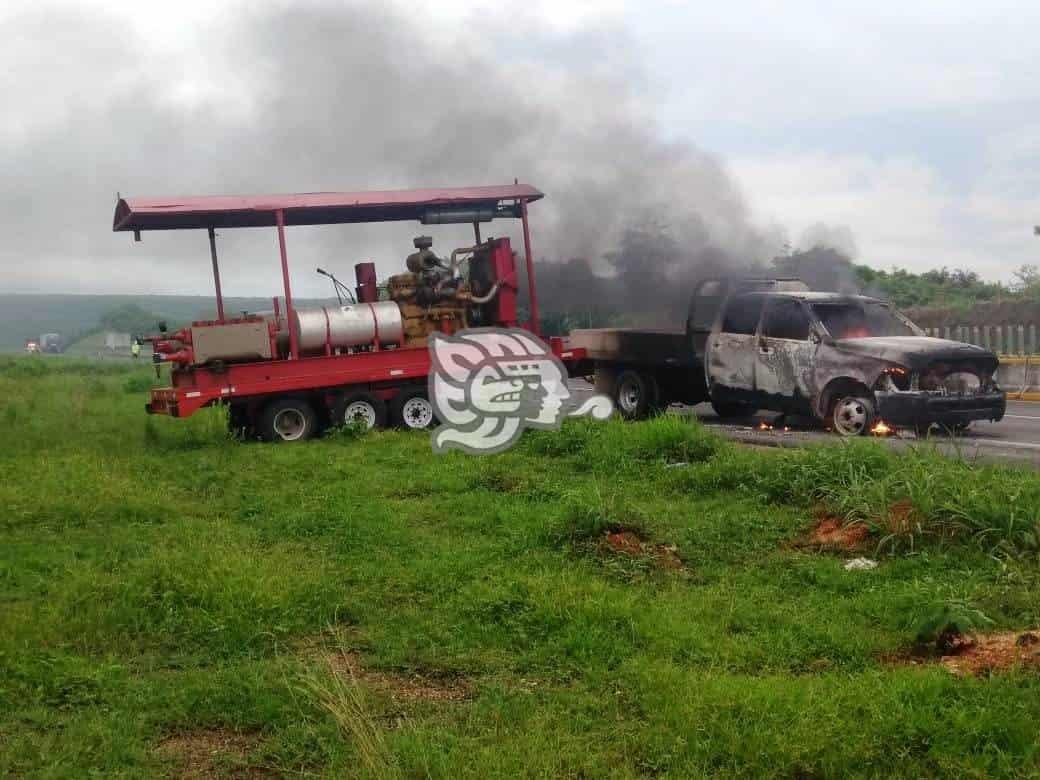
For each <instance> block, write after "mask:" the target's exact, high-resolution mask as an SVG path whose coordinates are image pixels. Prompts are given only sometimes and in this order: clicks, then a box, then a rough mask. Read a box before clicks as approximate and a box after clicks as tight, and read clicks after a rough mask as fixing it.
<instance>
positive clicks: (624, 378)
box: [611, 368, 657, 420]
mask: <svg viewBox="0 0 1040 780" xmlns="http://www.w3.org/2000/svg"><path fill="white" fill-rule="evenodd" d="M656 396H657V386H656V384H655V383H654V380H653V377H650V376H647V375H646V374H643V373H642V372H640V371H634V370H632V369H630V368H626V369H625V370H623V371H620V372H619V373H618V375H617V378H616V379H615V381H614V388H613V392H612V393H611V397H612V398H613V400H614V408H615V409H617V410H618V411H619V412H620V413H621V416H622V417H624V418H625V419H626V420H641V419H643V418H644V417H646V416H647V415H648V414H650V413H651V412H652V411H653V410H654V409H656V407H657V397H656Z"/></svg>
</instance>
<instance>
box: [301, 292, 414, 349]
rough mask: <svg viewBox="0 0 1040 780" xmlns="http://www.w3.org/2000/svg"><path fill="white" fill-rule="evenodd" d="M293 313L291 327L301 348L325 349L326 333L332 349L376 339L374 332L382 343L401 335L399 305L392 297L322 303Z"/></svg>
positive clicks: (402, 330) (402, 326)
mask: <svg viewBox="0 0 1040 780" xmlns="http://www.w3.org/2000/svg"><path fill="white" fill-rule="evenodd" d="M293 314H294V317H293V327H295V328H296V338H297V341H298V343H299V345H300V350H301V351H303V352H313V351H315V350H319V349H324V348H325V338H326V334H327V335H328V338H329V341H330V343H331V345H332V348H333V349H344V348H347V347H361V346H367V345H369V344H372V343H374V342H375V340H376V333H377V332H378V333H379V343H380V345H383V346H385V345H388V344H400V343H401V341H402V340H403V339H404V321H403V319H402V318H401V309H400V308H398V306H397V304H396V303H394V302H393V301H377V302H376V303H359V304H356V305H352V306H322V307H320V308H317V309H301V310H297V311H295V312H294V313H293Z"/></svg>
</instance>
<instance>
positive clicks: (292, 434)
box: [113, 184, 584, 441]
mask: <svg viewBox="0 0 1040 780" xmlns="http://www.w3.org/2000/svg"><path fill="white" fill-rule="evenodd" d="M541 197H543V196H542V193H541V192H539V191H538V190H536V189H535V188H534V187H531V186H529V185H526V184H511V185H504V186H492V187H453V188H444V189H428V190H400V191H383V192H335V193H324V192H323V193H305V194H298V195H273V196H247V197H224V196H211V197H193V198H166V199H140V198H122V199H120V200H119V202H118V203H117V205H116V212H115V217H114V220H113V230H115V231H132V232H133V233H134V237H135V240H140V238H141V233H142V232H143V231H146V230H192V229H194V230H205V231H207V234H208V236H209V250H210V260H211V263H212V269H213V283H214V288H215V291H216V315H217V316H216V319H214V320H208V321H201V322H193V323H192V324H191V325H190V326H189V327H186V328H183V329H181V330H179V331H177V332H175V333H165V332H163V333H162V334H161V335H158V336H154V337H150V338H149V339H148V340H150V341H151V342H152V343H153V352H154V355H153V360H155V362H156V363H163V362H168V363H170V364H171V366H172V369H171V372H170V385H171V386H170V387H165V388H157V389H154V390H153V391H152V396H151V401H150V402H149V403H148V404H147V405H146V409H147V411H148V412H149V413H150V414H167V415H170V416H172V417H188V416H189V415H191V414H194V413H195V412H196V411H198V410H199V409H201V408H203V407H206V406H213V405H216V404H226V405H228V406H229V408H230V420H231V424H232V426H233V428H234V429H235V430H236V431H238V432H241V433H243V434H245V435H249V436H254V435H259V436H261V437H263V438H264V439H267V440H269V441H291V440H300V439H306V438H309V437H311V436H313V435H315V434H317V433H319V432H320V431H321V430H322V429H323V428H324V427H325V426H328V425H338V424H344V423H348V422H359V423H361V424H363V425H365V426H367V427H375V426H381V425H386V424H388V423H392V424H394V425H399V426H404V427H409V428H425V427H427V426H429V425H431V424H432V423H433V421H434V419H433V407H432V404H431V403H430V401H429V400H428V398H427V396H426V387H427V375H428V373H429V371H430V357H429V351H428V349H427V337H428V336H429V335H430V334H431V333H433V332H439V333H454V332H455V331H457V330H461V329H464V328H467V327H473V326H499V327H516V326H517V325H518V323H517V293H518V290H517V276H516V259H515V254H514V252H513V250H512V247H511V246H510V241H509V239H508V238H487V239H481V235H480V233H481V231H480V227H481V223H487V222H491V221H492V220H495V219H519V220H520V221H521V224H522V228H523V240H524V256H525V260H526V263H527V267H526V269H527V283H528V296H529V308H530V319H529V321H528V323H527V324H526V325H524V326H522V327H526V328H527V329H529V330H531V331H532V332H534V333H535V334H537V333H538V298H537V294H536V291H535V280H534V268H533V266H532V254H531V236H530V229H529V226H528V214H527V207H528V204H529V203H532V202H534V201H536V200H538V199H540V198H541ZM408 220H415V221H418V222H420V223H421V224H424V225H431V224H450V223H463V224H472V225H473V232H474V241H473V244H472V245H469V246H465V247H458V248H455V249H454V250H453V251H452V253H451V257H450V260H449V259H447V258H440V257H438V256H437V255H436V254H435V253H434V251H433V249H432V241H431V239H429V237H426V236H419V237H417V238H416V239H415V240H414V242H413V243H414V248H415V250H416V251H415V252H413V253H412V254H410V255H408V257H407V258H406V260H405V263H406V266H407V269H408V270H407V271H405V272H403V273H400V274H396V275H394V276H391V277H390V279H389V282H388V284H387V286H386V288H385V290H382V291H381V290H380V289H378V288H377V286H376V276H375V266H374V264H373V263H359V264H358V265H357V266H355V274H356V279H357V287H356V288H355V291H354V292H351V291H349V290H347V288H346V287H345V286H343V285H342V284H340V283H339V282H338V280H337V281H336V289H337V296H338V295H339V291H340V290H343V291H345V292H346V293H347V297H348V298H349V297H353V298H354V300H353V302H350V303H347V304H344V303H343V301H342V300H341V301H340V304H339V305H336V306H322V307H310V308H306V309H301V310H297V308H296V307H295V306H294V305H293V298H292V290H291V289H290V284H289V261H288V253H287V248H286V227H291V226H294V225H318V224H341V223H357V222H390V221H408ZM238 227H274V228H276V230H277V235H278V248H279V254H280V258H281V272H282V286H283V296H284V298H283V300H284V305H282V304H281V303H280V302H279V300H278V298H277V297H275V298H274V299H273V301H272V309H271V310H270V311H265V312H256V313H246V314H242V315H241V316H235V317H227V316H225V312H224V301H223V295H222V291H221V286H220V270H219V266H218V263H217V245H216V231H217V230H223V229H226V228H238ZM319 270H320V269H319ZM322 273H324V272H322ZM550 346H551V348H552V350H553V352H554V353H555V354H556V355H557V356H558V357H560V358H561V360H563V361H564V362H565V363H569V364H572V365H576V364H577V363H578V361H580V360H581V359H582V358H583V357H584V352H583V351H581V350H574V351H570V350H567V351H565V348H564V345H563V341H562V340H561V339H556V338H554V339H550Z"/></svg>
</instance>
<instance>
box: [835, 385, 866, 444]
mask: <svg viewBox="0 0 1040 780" xmlns="http://www.w3.org/2000/svg"><path fill="white" fill-rule="evenodd" d="M874 418H875V411H874V400H873V399H872V398H867V397H865V396H856V395H844V394H841V395H838V397H837V398H835V399H834V403H833V404H832V405H831V413H830V420H831V425H833V426H834V430H835V431H837V432H838V433H839V434H841V435H842V436H864V435H866V434H868V433H870V429H871V428H873V427H874Z"/></svg>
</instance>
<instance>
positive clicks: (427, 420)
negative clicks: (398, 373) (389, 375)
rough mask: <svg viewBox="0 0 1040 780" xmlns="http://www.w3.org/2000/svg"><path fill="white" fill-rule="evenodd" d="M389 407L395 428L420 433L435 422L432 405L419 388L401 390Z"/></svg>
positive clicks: (424, 392) (423, 391)
mask: <svg viewBox="0 0 1040 780" xmlns="http://www.w3.org/2000/svg"><path fill="white" fill-rule="evenodd" d="M391 407H392V409H391V412H392V414H391V419H392V420H393V424H394V426H395V427H397V428H404V429H405V430H409V431H422V430H426V429H427V428H429V427H430V426H431V425H433V424H434V423H435V422H436V421H437V417H436V415H435V414H434V411H433V404H432V403H431V402H430V399H429V398H428V397H427V395H426V391H425V390H423V389H422V388H419V387H414V388H412V389H410V390H402V391H401V392H400V393H398V394H397V396H396V397H395V398H394V400H393V403H392V405H391Z"/></svg>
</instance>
